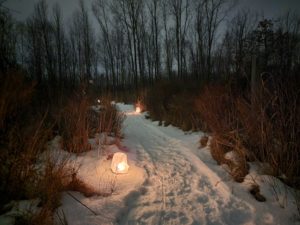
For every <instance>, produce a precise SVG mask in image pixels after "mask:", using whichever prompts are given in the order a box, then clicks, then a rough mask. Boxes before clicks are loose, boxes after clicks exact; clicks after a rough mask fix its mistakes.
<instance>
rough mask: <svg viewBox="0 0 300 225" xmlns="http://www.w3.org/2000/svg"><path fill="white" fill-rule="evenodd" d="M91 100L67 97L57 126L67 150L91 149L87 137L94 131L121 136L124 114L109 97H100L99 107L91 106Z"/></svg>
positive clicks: (82, 150)
mask: <svg viewBox="0 0 300 225" xmlns="http://www.w3.org/2000/svg"><path fill="white" fill-rule="evenodd" d="M91 105H92V101H91V100H89V99H88V98H87V97H86V96H77V97H73V98H71V99H69V101H68V102H67V104H66V106H65V108H64V109H63V112H62V116H61V118H60V122H59V127H60V133H61V135H62V138H63V148H64V149H65V150H67V151H69V152H75V153H80V152H85V151H89V150H90V149H91V146H90V144H89V142H88V139H89V138H91V137H94V135H95V134H96V133H105V134H107V135H110V136H114V137H117V138H120V137H121V125H122V122H123V120H124V115H123V114H122V113H119V112H118V111H117V110H116V108H115V106H114V105H113V104H111V101H110V100H109V99H105V98H101V108H100V109H99V111H95V110H93V109H92V108H91Z"/></svg>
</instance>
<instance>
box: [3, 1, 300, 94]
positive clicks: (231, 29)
mask: <svg viewBox="0 0 300 225" xmlns="http://www.w3.org/2000/svg"><path fill="white" fill-rule="evenodd" d="M89 7H91V9H92V13H89V10H88V8H89ZM233 14H234V16H233ZM92 16H93V17H94V18H95V19H96V21H97V24H92V22H91V21H92V18H91V17H92ZM0 24H1V26H0V27H1V28H0V51H1V54H0V70H1V71H2V72H5V71H6V70H8V69H9V68H12V67H17V68H20V69H22V70H24V71H26V73H27V74H28V75H29V76H30V77H32V78H33V79H35V80H36V81H37V82H38V83H39V84H41V85H45V86H47V87H55V89H56V90H63V89H65V88H68V87H70V88H72V87H75V86H76V85H78V84H79V83H80V82H87V83H88V82H93V83H94V84H95V85H97V86H99V87H100V88H103V89H109V90H112V91H116V90H124V89H128V88H131V89H138V88H140V87H146V86H148V85H151V84H153V83H154V82H156V81H159V80H161V79H169V80H172V79H194V80H197V81H199V82H209V81H211V80H215V79H226V80H230V81H233V82H236V81H237V82H241V83H243V81H245V82H250V81H251V79H252V82H255V79H256V77H257V76H258V74H259V75H262V74H264V75H266V76H267V74H277V73H280V74H285V75H287V76H288V75H289V74H295V73H297V71H299V64H300V51H299V48H300V36H299V25H300V20H299V17H298V15H296V14H295V13H291V12H289V13H287V14H286V15H283V16H281V17H280V18H277V19H276V20H274V19H273V20H271V19H266V18H263V17H260V16H258V15H257V14H255V13H254V12H251V11H249V10H240V11H238V12H237V10H236V9H235V5H234V4H233V2H232V1H230V0H148V1H145V0H94V1H93V2H92V5H91V6H87V5H85V4H84V1H83V0H79V2H78V9H77V10H76V11H75V12H73V14H72V16H71V18H69V22H68V23H67V22H66V18H64V17H63V12H62V10H61V8H60V6H59V4H55V5H54V6H53V7H52V8H50V7H49V6H48V5H47V3H46V1H45V0H41V1H39V2H37V3H36V4H35V6H34V12H33V14H32V15H31V16H29V17H28V18H27V20H26V21H23V22H17V21H15V20H14V19H13V17H12V15H11V12H10V11H9V10H7V9H6V8H4V7H2V6H1V5H0Z"/></svg>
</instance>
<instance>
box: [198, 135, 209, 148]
mask: <svg viewBox="0 0 300 225" xmlns="http://www.w3.org/2000/svg"><path fill="white" fill-rule="evenodd" d="M208 140H209V138H208V136H206V135H203V136H202V137H201V138H200V147H201V148H205V147H206V146H207V144H208Z"/></svg>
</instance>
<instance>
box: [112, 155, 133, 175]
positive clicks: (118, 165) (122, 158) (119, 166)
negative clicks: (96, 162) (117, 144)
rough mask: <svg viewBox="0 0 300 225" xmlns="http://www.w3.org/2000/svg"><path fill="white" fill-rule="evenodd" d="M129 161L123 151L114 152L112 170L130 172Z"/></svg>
mask: <svg viewBox="0 0 300 225" xmlns="http://www.w3.org/2000/svg"><path fill="white" fill-rule="evenodd" d="M128 169H129V166H128V163H127V155H126V154H125V153H122V152H117V153H115V154H114V156H113V158H112V162H111V170H112V171H113V172H114V173H117V174H119V173H128Z"/></svg>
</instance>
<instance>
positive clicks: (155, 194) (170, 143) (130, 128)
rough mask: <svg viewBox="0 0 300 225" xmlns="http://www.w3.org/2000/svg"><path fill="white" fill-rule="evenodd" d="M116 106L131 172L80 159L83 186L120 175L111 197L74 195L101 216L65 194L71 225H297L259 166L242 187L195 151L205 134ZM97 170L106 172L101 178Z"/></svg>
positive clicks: (289, 204) (288, 203) (291, 208)
mask: <svg viewBox="0 0 300 225" xmlns="http://www.w3.org/2000/svg"><path fill="white" fill-rule="evenodd" d="M118 108H119V110H120V111H123V112H125V113H126V116H127V117H126V120H125V121H124V125H123V126H124V128H123V132H124V136H125V138H124V140H123V145H124V146H126V147H127V149H129V152H128V156H129V165H130V171H129V173H128V174H126V175H117V176H116V175H112V173H111V171H110V169H109V163H110V161H102V162H98V161H97V160H99V159H98V158H97V151H92V152H90V153H87V154H86V155H84V156H82V158H80V157H79V158H77V161H78V162H80V163H81V169H80V170H79V175H80V177H81V178H82V179H84V181H86V182H87V183H89V184H92V185H93V186H94V187H97V185H100V183H101V182H102V183H105V182H106V181H107V180H108V183H109V180H110V179H112V178H111V177H112V176H115V177H116V179H117V183H116V185H115V186H116V190H117V191H116V192H115V193H114V194H113V195H112V196H110V197H92V198H85V197H83V196H82V195H80V194H79V193H74V195H76V196H77V197H78V198H79V199H80V201H82V202H83V203H84V204H86V205H87V206H88V207H90V208H91V209H92V210H93V211H95V212H96V213H97V215H93V214H92V213H91V212H90V211H88V210H86V209H85V208H84V207H83V206H82V205H81V204H79V203H77V202H76V201H74V199H72V198H71V197H70V196H68V195H67V194H65V195H64V199H63V206H62V207H61V208H60V210H63V211H64V213H65V215H66V217H67V220H68V221H69V224H72V225H73V224H74V225H76V224H91V225H93V224H145V225H146V224H193V225H196V224H199V225H200V224H201V225H202V224H203V225H204V224H206V225H222V224H229V225H238V224H243V225H254V224H257V225H267V224H278V225H279V224H281V225H289V224H299V222H297V220H296V219H295V218H296V216H295V215H296V210H295V208H296V207H295V205H294V203H293V201H292V199H291V197H290V195H289V194H285V193H284V190H285V189H284V188H283V187H282V186H281V184H280V183H279V184H277V185H276V190H277V192H278V198H279V200H276V198H275V196H274V195H273V194H272V186H270V185H269V183H268V182H266V180H267V179H268V177H267V176H261V175H258V172H257V171H258V170H257V169H256V168H255V165H252V169H251V173H250V174H249V175H248V176H247V178H246V179H245V182H244V183H243V184H237V183H235V182H233V181H232V180H231V178H230V176H229V175H228V173H227V172H226V171H225V170H224V169H223V168H222V167H220V166H218V165H217V164H216V162H215V161H214V160H213V159H212V158H211V156H210V153H209V150H208V149H207V148H204V149H199V148H198V147H199V137H200V136H201V135H202V133H190V134H185V133H184V132H182V131H181V130H179V129H177V128H174V127H172V126H169V127H160V126H158V123H157V122H152V121H150V120H146V119H145V115H144V114H137V113H135V112H134V108H133V107H132V106H131V105H124V104H118ZM115 150H116V151H117V149H115ZM93 162H94V163H93ZM95 165H97V166H95ZM100 170H101V171H104V172H103V173H104V174H106V175H105V176H104V180H101V179H100V177H102V179H103V175H99V174H100V172H99V171H100ZM91 171H95V172H91ZM97 171H98V172H97ZM87 174H90V176H87ZM99 179H100V180H99ZM105 179H106V180H105ZM114 179H115V178H114ZM254 182H256V183H258V184H260V187H261V193H262V194H263V195H264V196H265V197H266V198H267V202H264V203H260V202H257V201H256V200H255V199H254V198H253V197H252V196H251V195H250V194H249V192H248V188H249V185H251V184H253V183H254ZM277 183H278V182H277Z"/></svg>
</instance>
